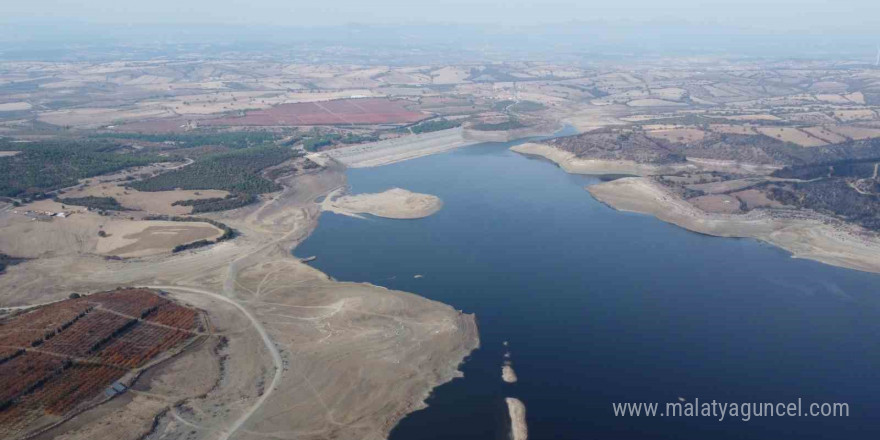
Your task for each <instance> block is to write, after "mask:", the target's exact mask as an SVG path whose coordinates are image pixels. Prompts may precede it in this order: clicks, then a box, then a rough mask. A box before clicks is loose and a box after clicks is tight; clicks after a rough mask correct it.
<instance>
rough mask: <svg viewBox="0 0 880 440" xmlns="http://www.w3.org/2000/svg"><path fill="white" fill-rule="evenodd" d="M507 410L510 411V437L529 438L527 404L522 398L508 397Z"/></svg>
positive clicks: (514, 438) (520, 439)
mask: <svg viewBox="0 0 880 440" xmlns="http://www.w3.org/2000/svg"><path fill="white" fill-rule="evenodd" d="M505 400H506V401H507V411H508V412H509V413H510V438H511V440H527V439H528V438H529V427H528V425H527V424H526V406H525V405H524V404H523V403H522V401H521V400H519V399H517V398H514V397H508V398H507V399H505Z"/></svg>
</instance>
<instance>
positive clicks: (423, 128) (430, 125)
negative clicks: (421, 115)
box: [397, 118, 461, 134]
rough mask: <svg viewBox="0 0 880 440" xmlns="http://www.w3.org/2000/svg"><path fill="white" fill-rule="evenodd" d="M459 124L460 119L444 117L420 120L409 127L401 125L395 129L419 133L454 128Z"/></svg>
mask: <svg viewBox="0 0 880 440" xmlns="http://www.w3.org/2000/svg"><path fill="white" fill-rule="evenodd" d="M459 126H461V121H450V120H449V119H446V118H440V119H432V120H430V121H425V122H420V123H418V124H415V125H413V126H410V127H401V128H399V129H397V131H398V132H400V133H409V132H410V131H412V132H413V133H415V134H420V133H430V132H432V131H440V130H448V129H450V128H455V127H459Z"/></svg>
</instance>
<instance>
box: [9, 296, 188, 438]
mask: <svg viewBox="0 0 880 440" xmlns="http://www.w3.org/2000/svg"><path fill="white" fill-rule="evenodd" d="M200 316H201V314H200V312H199V311H198V310H195V309H192V308H189V307H184V306H181V305H179V304H177V303H175V302H173V301H171V300H169V299H167V298H164V297H162V296H161V295H159V294H157V293H156V292H153V291H151V290H148V289H125V290H115V291H111V292H102V293H96V294H93V295H87V296H83V297H81V298H77V299H70V300H66V301H61V302H57V303H53V304H49V305H46V306H42V307H39V308H37V309H35V310H31V311H27V312H24V313H21V314H18V315H16V316H12V317H9V318H6V319H4V320H2V321H0V438H13V437H19V436H24V435H25V434H26V433H27V432H32V431H33V430H35V429H38V428H39V427H40V426H41V425H42V424H43V423H48V422H46V420H50V421H51V417H50V418H49V419H47V418H45V416H63V415H64V414H66V413H69V412H71V411H73V410H74V409H76V408H77V407H78V406H80V405H82V404H84V403H86V402H91V401H94V400H95V398H96V397H98V396H103V395H104V394H103V391H104V390H106V389H107V387H108V386H110V385H112V384H113V382H114V381H116V380H118V379H120V378H121V377H123V376H124V375H125V374H126V373H128V372H129V371H130V370H131V369H133V368H139V367H142V366H144V365H145V364H146V363H147V362H148V361H149V360H150V359H152V358H154V357H156V356H157V355H159V354H161V353H162V352H165V351H167V350H169V349H171V348H174V347H175V346H177V345H179V344H180V343H182V342H184V341H186V340H187V339H189V338H191V337H193V336H194V335H195V333H194V332H195V331H197V330H198V327H199V324H200V322H201V319H200Z"/></svg>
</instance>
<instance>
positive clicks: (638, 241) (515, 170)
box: [296, 144, 880, 440]
mask: <svg viewBox="0 0 880 440" xmlns="http://www.w3.org/2000/svg"><path fill="white" fill-rule="evenodd" d="M508 146H509V145H506V144H489V145H480V146H475V147H470V148H466V149H462V150H458V151H455V152H452V153H448V154H443V155H437V156H430V157H425V158H421V159H416V160H412V161H408V162H403V163H399V164H396V165H390V166H385V167H381V168H376V169H360V170H351V171H349V173H348V177H349V183H350V184H351V186H352V190H353V192H356V193H358V192H378V191H382V190H385V189H388V188H391V187H395V186H397V187H402V188H406V189H409V190H411V191H416V192H423V193H429V194H436V195H438V196H440V197H441V198H443V200H444V202H445V206H444V208H443V209H442V210H441V211H440V212H438V213H437V214H436V215H434V216H432V217H428V218H425V219H421V220H410V221H404V220H386V219H379V218H370V219H368V220H358V219H353V218H349V217H344V216H338V215H332V214H325V215H323V216H322V217H321V220H320V225H319V227H318V229H317V231H315V233H314V234H313V235H312V236H311V237H310V238H309V239H308V240H307V241H306V242H305V243H304V244H303V245H302V246H301V247H300V248H298V249H297V250H296V253H297V254H298V255H317V256H318V257H319V258H318V260H317V261H315V262H314V263H313V264H314V265H315V266H317V267H318V268H320V269H321V270H323V271H325V272H326V273H328V274H330V275H331V276H333V277H335V278H337V279H341V280H350V281H369V282H371V283H374V284H378V285H382V286H386V287H388V288H392V289H399V290H404V291H409V292H415V293H418V294H420V295H423V296H425V297H428V298H431V299H435V300H438V301H442V302H444V303H447V304H450V305H452V306H453V307H455V308H458V309H462V310H464V311H465V312H468V313H476V316H477V320H478V323H479V326H480V337H481V339H482V347H481V348H480V349H479V350H477V351H475V352H474V353H473V354H472V356H471V357H470V358H469V359H468V360H467V362H466V363H465V364H464V365H463V366H462V371H463V372H464V374H465V377H464V378H463V379H456V380H454V381H452V382H451V383H448V384H446V385H443V386H441V387H439V388H438V389H437V390H436V391H435V394H434V396H433V397H432V398H431V399H430V400H429V402H428V403H429V405H430V407H429V408H428V409H426V410H423V411H419V412H416V413H413V414H411V415H410V416H408V417H407V418H405V419H404V420H403V421H402V422H401V423H400V425H399V426H398V427H397V428H396V429H395V430H394V431H393V433H392V436H391V438H392V439H394V440H421V439H444V440H448V439H496V438H504V437H506V435H507V429H508V428H507V426H506V424H507V423H508V422H507V420H506V416H505V413H506V406H505V404H504V402H503V399H504V397H506V396H515V397H518V398H520V399H521V400H522V401H523V402H524V403H525V404H526V407H527V414H528V417H527V419H528V425H529V434H530V438H531V439H700V440H704V439H709V438H711V439H714V440H718V439H774V440H776V439H877V438H880V380H878V379H880V276H877V275H872V274H867V273H862V272H857V271H851V270H845V269H839V268H834V267H830V266H826V265H822V264H820V263H816V262H812V261H806V260H795V259H791V258H790V257H789V255H788V254H787V253H786V252H784V251H781V250H779V249H777V248H774V247H771V246H768V245H765V244H762V243H759V242H756V241H754V240H746V239H725V238H714V237H708V236H704V235H699V234H694V233H690V232H687V231H685V230H683V229H680V228H677V227H675V226H671V225H668V224H665V223H663V222H660V221H658V220H656V219H654V218H652V217H648V216H643V215H638V214H627V213H620V212H617V211H614V210H612V209H610V208H608V207H606V206H604V205H602V204H601V203H599V202H597V201H595V200H593V199H592V198H591V197H590V195H589V193H588V192H587V191H585V190H584V189H583V188H584V186H585V185H590V184H593V183H596V182H598V179H596V178H593V177H585V176H573V175H569V174H566V173H564V172H562V171H561V170H559V169H558V168H557V167H556V166H554V165H553V164H550V163H547V162H544V161H541V160H536V159H529V158H525V157H523V156H520V155H517V154H515V153H511V152H509V151H507V147H508ZM415 274H423V275H424V278H419V279H415V278H413V275H415ZM503 341H509V344H510V346H509V349H510V351H511V360H512V361H513V365H514V368H515V369H516V372H517V375H518V376H519V382H518V383H516V384H513V385H508V384H505V383H504V382H502V381H501V378H500V369H501V364H502V361H503V353H504V352H505V350H506V349H505V347H503V345H502V342H503ZM678 397H684V398H686V399H688V401H691V402H692V401H693V399H694V398H699V399H700V400H701V401H710V400H712V399H715V400H717V401H719V402H722V401H723V402H728V401H730V402H789V401H796V400H797V399H798V398H802V399H803V401H804V402H846V403H848V404H849V407H850V417H848V418H780V417H773V418H768V417H764V418H753V419H751V420H750V421H748V422H743V421H741V420H738V419H732V418H731V417H727V418H726V419H725V420H724V421H723V422H719V421H717V420H715V419H714V418H708V417H691V418H670V417H666V418H662V417H654V418H646V417H641V418H635V417H614V414H613V412H612V406H611V403H612V402H642V401H644V402H661V404H665V402H675V401H677V399H678Z"/></svg>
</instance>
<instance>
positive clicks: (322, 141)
mask: <svg viewBox="0 0 880 440" xmlns="http://www.w3.org/2000/svg"><path fill="white" fill-rule="evenodd" d="M377 140H379V136H377V135H376V134H354V133H345V134H340V133H320V132H318V131H317V130H314V131H313V132H312V133H310V134H308V135H307V136H306V137H305V138H304V139H303V141H302V143H303V148H305V149H306V150H308V151H318V150H319V149H321V148H323V147H329V146H331V145H338V144H346V145H349V144H361V143H364V142H375V141H377Z"/></svg>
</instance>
